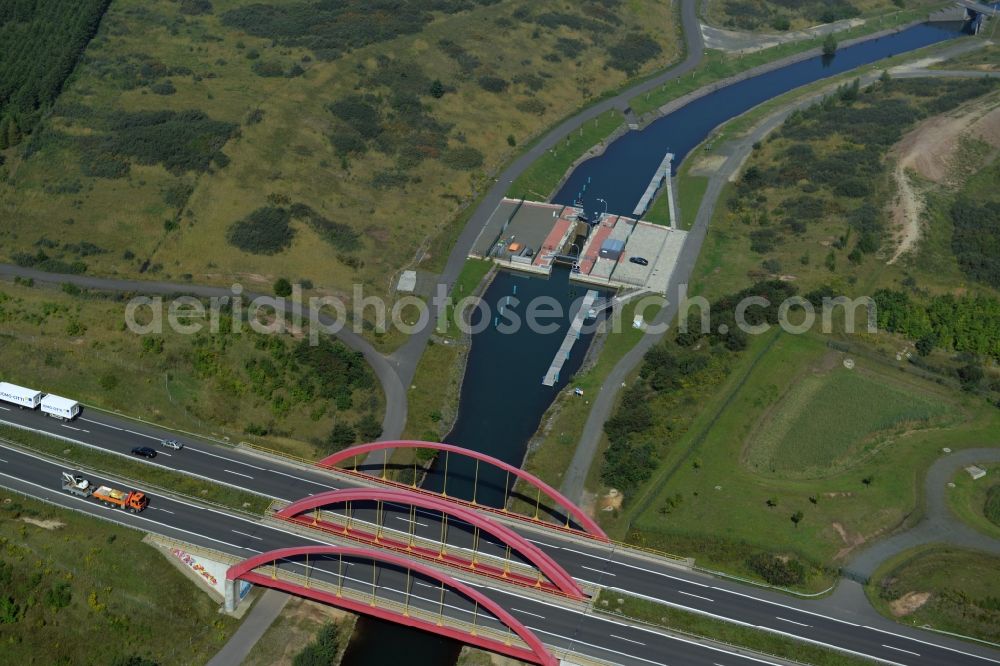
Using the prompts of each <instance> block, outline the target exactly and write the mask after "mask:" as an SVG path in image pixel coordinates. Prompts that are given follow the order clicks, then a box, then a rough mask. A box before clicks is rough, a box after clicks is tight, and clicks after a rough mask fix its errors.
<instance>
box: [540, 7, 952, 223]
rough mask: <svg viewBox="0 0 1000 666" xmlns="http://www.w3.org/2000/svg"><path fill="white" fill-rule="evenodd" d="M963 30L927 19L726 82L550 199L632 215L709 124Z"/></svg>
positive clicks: (614, 148)
mask: <svg viewBox="0 0 1000 666" xmlns="http://www.w3.org/2000/svg"><path fill="white" fill-rule="evenodd" d="M959 34H961V33H960V32H959V31H958V25H957V24H953V23H940V24H930V23H925V24H922V25H917V26H914V27H912V28H908V29H906V30H903V31H902V32H897V33H894V34H892V35H887V36H885V37H881V38H879V39H873V40H869V41H867V42H862V43H860V44H855V45H854V46H850V47H847V48H843V49H840V50H838V51H837V53H836V54H835V55H834V56H833V57H832V58H824V57H822V56H816V57H815V58H810V59H808V60H803V61H802V62H798V63H795V64H792V65H788V66H787V67H782V68H780V69H776V70H774V71H772V72H768V73H766V74H761V75H760V76H755V77H753V78H751V79H746V80H744V81H740V82H738V83H734V84H733V85H731V86H726V87H725V88H722V89H720V90H717V91H715V92H713V93H710V94H708V95H705V96H704V97H701V98H699V99H696V100H694V101H693V102H691V103H690V104H688V105H687V106H684V107H682V108H680V109H678V110H676V111H674V112H672V113H670V114H669V115H666V116H664V117H663V118H659V119H658V120H656V121H654V122H652V123H650V124H649V125H648V126H647V127H645V128H644V129H643V130H642V131H637V132H629V133H628V134H625V135H624V136H622V137H621V138H620V139H617V140H616V141H614V142H613V143H612V144H611V145H609V146H608V148H607V150H606V151H605V152H604V153H603V154H602V155H600V156H598V157H594V158H592V159H590V160H587V161H586V162H584V163H582V164H580V165H579V166H578V167H577V168H576V170H575V171H574V172H573V175H572V176H570V178H569V180H567V181H566V184H565V185H563V187H562V189H560V190H559V192H558V193H557V194H556V196H555V197H554V198H553V201H555V202H556V203H561V204H572V203H574V202H575V201H577V200H578V195H579V200H581V201H582V202H583V207H584V210H587V211H595V212H603V211H604V204H603V203H599V202H598V201H597V199H604V200H605V201H607V206H608V210H609V212H611V213H618V214H620V215H632V212H633V209H634V208H635V206H636V204H637V203H638V202H639V199H640V198H641V197H642V193H643V192H644V191H645V190H646V186H647V185H649V179H650V178H652V176H653V174H654V173H655V172H656V168H657V166H659V164H660V161H661V160H662V159H663V156H664V155H665V154H666V153H668V152H672V153H673V154H674V156H675V157H674V166H675V168H676V167H677V166H678V165H679V164H680V163H681V160H683V159H684V156H685V155H687V154H688V153H689V152H690V151H691V149H692V148H694V147H695V146H697V145H698V144H699V143H701V142H702V141H704V140H705V137H707V136H708V135H709V133H710V132H711V131H712V129H714V128H715V127H717V126H718V125H720V124H721V123H724V122H726V121H727V120H729V119H730V118H733V117H735V116H738V115H740V114H742V113H744V112H746V111H748V110H749V109H751V108H753V107H755V106H757V105H758V104H760V103H761V102H766V101H767V100H769V99H771V98H772V97H777V96H778V95H781V94H783V93H786V92H788V91H789V90H792V89H794V88H798V87H799V86H803V85H805V84H807V83H811V82H813V81H817V80H819V79H822V78H826V77H829V76H833V75H835V74H840V73H842V72H846V71H847V70H850V69H854V68H856V67H860V66H862V65H867V64H869V63H873V62H876V61H878V60H882V59H884V58H888V57H890V56H894V55H898V54H900V53H905V52H906V51H912V50H913V49H917V48H920V47H922V46H928V45H930V44H934V43H936V42H941V41H944V40H946V39H951V38H953V37H956V36H958V35H959Z"/></svg>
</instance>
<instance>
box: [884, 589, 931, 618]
mask: <svg viewBox="0 0 1000 666" xmlns="http://www.w3.org/2000/svg"><path fill="white" fill-rule="evenodd" d="M930 598H931V593H930V592H907V593H906V594H904V595H903V596H901V597H900V598H899V599H896V600H895V601H893V602H891V603H890V604H889V609H890V610H891V611H892V614H893V615H894V616H896V617H906V616H907V615H909V614H911V613H914V612H916V611H917V610H919V609H920V607H921V606H923V605H924V604H926V603H927V601H928V600H929V599H930Z"/></svg>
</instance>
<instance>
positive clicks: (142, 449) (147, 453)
mask: <svg viewBox="0 0 1000 666" xmlns="http://www.w3.org/2000/svg"><path fill="white" fill-rule="evenodd" d="M132 455H134V456H140V457H142V458H155V457H156V451H154V450H153V449H151V448H149V447H148V446H136V447H134V448H133V449H132Z"/></svg>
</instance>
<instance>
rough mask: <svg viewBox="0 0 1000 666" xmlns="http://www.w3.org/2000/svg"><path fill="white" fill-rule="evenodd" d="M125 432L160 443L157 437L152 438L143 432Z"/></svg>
mask: <svg viewBox="0 0 1000 666" xmlns="http://www.w3.org/2000/svg"><path fill="white" fill-rule="evenodd" d="M125 432H130V433H132V434H133V435H139V437H145V438H146V439H155V440H156V441H160V438H159V437H153V436H152V435H147V434H146V433H144V432H136V431H135V430H126V431H125Z"/></svg>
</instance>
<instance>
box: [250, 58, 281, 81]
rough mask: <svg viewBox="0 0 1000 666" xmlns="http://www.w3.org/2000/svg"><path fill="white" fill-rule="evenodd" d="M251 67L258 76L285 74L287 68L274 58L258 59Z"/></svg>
mask: <svg viewBox="0 0 1000 666" xmlns="http://www.w3.org/2000/svg"><path fill="white" fill-rule="evenodd" d="M250 69H252V70H253V73H254V74H256V75H257V76H264V77H278V76H284V75H285V68H284V67H282V66H281V63H280V62H275V61H274V60H258V61H257V62H255V63H254V64H253V66H252V67H251V68H250Z"/></svg>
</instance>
